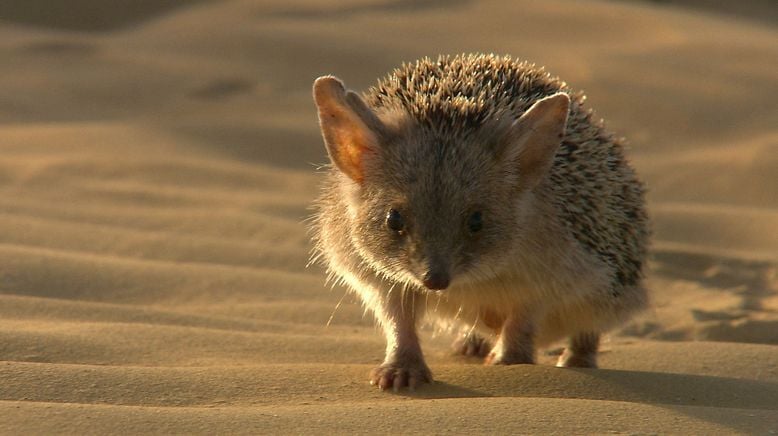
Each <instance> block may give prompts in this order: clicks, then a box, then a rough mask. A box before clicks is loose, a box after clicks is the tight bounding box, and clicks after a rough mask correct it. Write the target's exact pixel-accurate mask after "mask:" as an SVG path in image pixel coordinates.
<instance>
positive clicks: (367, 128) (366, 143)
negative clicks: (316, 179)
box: [313, 76, 383, 184]
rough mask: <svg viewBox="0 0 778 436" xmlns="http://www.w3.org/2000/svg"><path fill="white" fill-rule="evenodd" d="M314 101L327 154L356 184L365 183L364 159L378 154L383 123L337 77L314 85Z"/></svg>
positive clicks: (321, 79) (320, 80)
mask: <svg viewBox="0 0 778 436" xmlns="http://www.w3.org/2000/svg"><path fill="white" fill-rule="evenodd" d="M313 99H314V101H315V102H316V107H317V108H318V110H319V125H320V127H321V134H322V137H323V138H324V145H325V146H326V147H327V153H328V154H329V156H330V160H332V163H333V164H335V166H336V167H337V168H338V169H339V170H340V171H341V172H343V174H345V175H347V176H348V177H349V178H351V179H352V180H354V181H355V182H357V183H360V184H361V183H362V181H363V180H364V158H365V156H366V154H369V153H370V154H375V153H376V151H377V149H378V145H379V143H378V141H379V137H380V136H381V134H382V132H383V124H382V123H381V121H380V120H379V119H378V117H377V116H376V115H375V113H373V111H372V110H371V109H370V108H369V107H368V106H367V105H366V104H365V102H364V101H362V99H361V98H360V97H359V95H357V94H356V93H355V92H353V91H347V90H346V88H345V87H344V86H343V82H341V81H340V80H339V79H338V78H337V77H333V76H324V77H319V78H318V79H316V81H315V82H313Z"/></svg>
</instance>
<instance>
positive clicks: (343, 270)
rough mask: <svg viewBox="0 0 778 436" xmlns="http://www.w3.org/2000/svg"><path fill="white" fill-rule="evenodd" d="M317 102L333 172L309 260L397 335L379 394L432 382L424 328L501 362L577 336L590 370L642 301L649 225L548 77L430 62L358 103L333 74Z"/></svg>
mask: <svg viewBox="0 0 778 436" xmlns="http://www.w3.org/2000/svg"><path fill="white" fill-rule="evenodd" d="M313 97H314V101H315V104H316V108H317V110H318V116H319V124H320V129H321V133H322V137H323V140H324V145H325V147H326V150H327V153H328V156H329V158H330V161H331V165H328V166H325V168H326V171H325V176H324V181H323V185H322V186H323V189H322V193H321V195H320V197H319V198H318V199H317V200H316V202H315V204H314V209H315V212H314V215H313V219H312V226H311V228H312V235H313V238H312V239H313V241H314V247H315V248H314V249H313V255H312V261H315V262H322V263H323V264H324V266H325V267H326V269H327V271H328V274H329V276H328V279H329V280H332V281H333V282H334V283H337V284H341V285H345V286H346V287H347V288H348V289H350V290H352V291H353V292H354V293H356V294H357V295H358V296H359V297H360V298H361V300H362V302H363V304H364V306H365V308H366V310H369V311H371V312H372V313H373V314H374V316H375V319H376V321H377V323H378V325H380V327H381V329H382V330H383V332H384V335H385V337H386V353H385V358H384V361H383V363H382V364H381V365H379V366H378V367H376V368H375V369H373V370H372V371H371V373H370V377H369V381H370V383H371V384H373V385H377V386H378V387H379V388H380V389H382V390H385V389H394V390H395V391H396V390H399V389H402V388H406V387H407V388H409V389H415V388H417V387H418V386H420V385H422V384H423V383H428V382H432V373H431V372H430V370H429V367H428V366H427V364H426V362H425V359H424V356H423V353H422V349H421V346H420V342H419V335H418V329H419V327H420V325H421V324H422V322H424V320H427V321H431V322H432V323H434V324H436V325H438V326H439V327H440V328H443V329H446V330H448V331H452V332H454V333H455V334H456V335H457V340H456V341H455V344H454V346H455V349H456V350H457V351H458V352H460V353H462V354H465V355H469V356H474V357H480V358H483V359H484V362H485V363H486V364H488V365H512V364H532V363H534V362H535V359H536V350H537V348H538V347H543V346H548V345H549V344H551V343H553V342H555V341H558V340H562V339H567V340H568V344H567V347H566V348H565V350H564V352H563V353H562V354H561V356H560V357H559V360H558V362H557V366H560V367H589V368H595V367H596V366H597V351H598V347H599V341H600V337H601V335H602V334H603V333H605V332H607V331H608V330H611V329H613V328H614V327H616V326H618V325H619V324H621V323H623V322H625V321H626V320H627V319H629V317H630V316H632V315H633V314H635V313H636V312H637V311H639V310H641V309H643V308H644V307H645V306H646V305H647V302H648V296H647V291H646V289H645V288H644V286H643V284H642V279H643V273H642V270H643V267H644V264H645V258H646V251H647V245H648V240H649V236H650V230H649V220H648V217H647V213H646V211H645V200H644V187H643V184H642V183H641V182H640V181H639V179H638V178H637V175H636V173H635V171H634V169H633V168H632V167H631V166H630V164H629V163H628V162H627V160H626V158H625V156H624V146H623V142H624V139H623V138H620V137H617V136H615V135H614V134H612V133H611V132H609V131H608V130H606V128H605V126H604V123H603V122H602V121H597V120H594V119H593V117H594V115H593V112H592V111H591V110H589V109H585V108H584V100H585V96H584V94H583V93H581V92H575V91H573V90H572V89H571V88H569V87H568V86H567V84H566V83H565V82H563V81H561V80H560V79H559V78H557V77H554V76H552V75H550V74H549V73H547V72H546V71H545V70H544V69H543V68H539V67H536V66H535V65H534V64H531V63H528V62H526V61H524V62H521V61H517V60H514V59H512V58H511V57H509V56H503V57H500V56H495V55H482V54H479V55H464V54H463V55H458V56H453V57H452V56H441V57H439V58H438V59H437V60H433V59H430V58H424V59H422V60H419V61H417V62H415V63H413V64H403V65H402V66H401V67H400V68H398V69H396V70H394V71H393V72H392V73H391V74H389V75H388V76H387V77H385V78H383V79H381V80H379V81H378V83H377V85H375V86H373V87H371V88H370V89H369V90H367V92H366V93H365V94H364V95H363V96H360V95H359V94H357V93H356V92H354V91H351V90H347V89H346V88H345V86H344V84H343V83H342V82H341V81H340V80H339V79H338V78H336V77H334V76H324V77H320V78H318V79H316V81H315V82H314V85H313Z"/></svg>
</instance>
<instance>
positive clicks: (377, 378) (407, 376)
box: [370, 360, 432, 392]
mask: <svg viewBox="0 0 778 436" xmlns="http://www.w3.org/2000/svg"><path fill="white" fill-rule="evenodd" d="M422 383H432V372H430V369H429V368H428V367H427V364H426V363H424V361H423V360H413V361H392V362H384V363H383V364H381V366H378V367H376V368H374V369H373V370H372V371H371V372H370V384H371V385H373V386H378V388H379V389H381V390H382V391H385V390H387V389H389V388H392V389H393V390H394V391H395V392H398V391H399V390H400V389H401V388H404V387H407V388H408V390H411V391H412V390H414V389H416V388H417V387H419V386H421V384H422Z"/></svg>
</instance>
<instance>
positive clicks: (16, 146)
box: [0, 0, 778, 434]
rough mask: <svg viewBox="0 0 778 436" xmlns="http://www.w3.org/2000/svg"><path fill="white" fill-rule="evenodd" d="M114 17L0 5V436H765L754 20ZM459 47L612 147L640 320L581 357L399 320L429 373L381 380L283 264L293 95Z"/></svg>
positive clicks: (485, 5)
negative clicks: (483, 356) (387, 382)
mask: <svg viewBox="0 0 778 436" xmlns="http://www.w3.org/2000/svg"><path fill="white" fill-rule="evenodd" d="M124 3H126V4H125V5H123V6H118V5H119V4H118V3H117V6H116V7H115V8H106V7H104V5H103V6H100V5H102V4H103V2H98V1H96V0H91V1H90V0H79V1H78V2H71V3H68V2H48V3H46V5H48V7H46V6H45V5H44V2H38V1H35V2H26V1H22V0H7V1H4V2H3V4H2V6H0V59H2V62H0V433H4V434H19V433H25V434H50V433H65V434H89V433H93V434H117V433H121V434H138V433H141V434H147V433H161V434H170V433H179V434H181V433H184V434H197V433H204V434H214V433H222V434H232V433H244V434H257V433H284V434H286V433H305V434H321V433H380V434H383V433H401V432H402V433H415V432H419V433H543V434H545V433H563V434H569V433H597V434H603V433H617V434H619V433H663V434H664V433H676V434H689V433H696V434H704V433H707V434H713V433H719V434H720V433H756V434H776V433H778V230H777V229H778V157H777V156H778V105H776V101H778V73H777V72H776V71H777V70H776V68H775V66H776V65H778V26H777V25H776V22H775V21H774V20H773V19H771V17H775V6H769V5H768V6H765V3H764V2H760V1H756V0H755V1H747V2H737V5H738V7H737V8H735V9H737V10H733V6H732V4H734V2H728V3H727V2H724V3H722V2H707V3H706V2H702V1H689V2H683V1H679V2H667V3H665V2H662V3H655V2H645V3H644V2H638V1H634V2H599V1H591V2H585V3H584V2H572V1H570V2H566V1H560V0H553V1H551V0H549V1H544V2H510V1H485V2H470V1H464V0H462V1H451V2H443V1H435V0H428V1H423V2H411V1H401V0H397V1H382V0H373V1H354V0H348V1H347V0H341V1H337V2H315V1H312V0H311V1H305V0H299V1H294V2H289V1H281V0H268V1H262V2H255V1H240V0H238V1H229V2H227V1H210V2H209V1H190V2H147V1H139V2H124ZM65 4H68V5H70V7H65V6H63V5H65ZM725 4H727V6H723V5H725ZM771 14H772V15H771ZM474 51H483V52H495V53H499V54H511V55H513V56H516V57H519V58H524V59H530V60H532V61H534V62H536V63H538V64H542V65H545V66H546V67H547V69H548V70H549V71H551V72H553V73H554V74H557V75H560V76H562V77H563V78H565V80H567V81H568V83H570V84H571V85H572V86H573V87H575V88H576V89H582V90H584V91H586V93H587V94H588V96H589V100H588V101H589V103H590V104H591V107H594V108H596V110H597V114H598V116H601V117H603V118H605V119H606V120H608V126H609V127H610V128H611V129H612V130H614V131H616V132H618V133H619V134H620V135H624V136H626V137H627V138H628V139H629V144H630V150H629V155H630V157H631V160H632V162H633V163H634V165H635V166H636V168H637V170H638V172H639V173H640V174H641V176H642V177H643V178H644V179H645V180H646V183H647V185H648V187H649V190H650V192H649V206H650V212H651V214H652V216H653V220H654V228H655V242H654V244H653V248H652V255H651V263H650V268H649V271H648V280H647V284H648V286H649V287H650V288H651V290H652V293H653V303H652V307H651V309H649V310H648V311H646V313H644V314H642V315H641V316H640V317H638V318H636V319H635V320H634V321H631V322H629V323H628V324H626V325H625V326H624V327H623V328H620V329H618V330H616V331H614V332H612V333H611V334H610V335H609V336H608V338H607V340H606V341H605V343H604V344H603V346H602V356H601V369H598V370H566V369H558V368H554V367H552V366H551V364H552V363H553V361H554V359H555V356H556V354H558V353H559V350H560V349H559V347H558V346H554V347H551V348H550V349H548V350H542V351H541V353H540V356H539V364H538V365H534V366H527V365H518V366H512V367H504V368H493V367H484V366H482V365H481V364H479V363H478V362H476V361H472V360H466V359H464V358H459V357H455V356H452V355H451V353H450V351H449V348H448V344H449V343H450V340H451V338H450V337H448V336H446V335H444V334H436V333H435V332H433V331H432V330H425V331H423V332H422V341H423V347H424V350H425V353H426V355H427V356H428V360H429V363H430V366H431V369H432V371H433V373H434V374H435V377H436V382H435V383H434V384H433V385H430V386H425V387H424V388H422V389H420V390H419V391H418V392H416V393H413V394H408V393H400V394H392V393H383V392H379V391H378V390H377V389H375V388H373V387H371V386H369V385H368V384H367V373H368V372H369V370H370V368H371V367H372V366H374V365H375V364H377V363H379V362H380V360H381V358H382V349H383V339H382V337H381V335H380V334H379V332H378V331H377V330H376V328H375V327H374V326H373V323H372V320H371V318H370V316H369V315H367V316H366V315H365V314H364V312H363V309H362V308H361V307H360V305H359V304H358V302H356V301H355V299H354V298H353V297H352V296H350V295H346V296H345V297H344V293H345V291H344V289H341V288H335V289H332V290H331V289H329V287H326V286H325V285H324V275H323V272H322V270H321V269H320V268H319V267H311V268H307V269H306V268H305V265H306V263H307V258H308V252H309V249H310V244H309V241H308V237H307V235H306V230H305V224H304V222H303V221H304V219H305V218H306V217H307V216H308V214H309V210H308V206H309V204H310V203H311V200H312V199H313V198H314V197H315V196H316V193H317V189H318V188H317V184H318V182H319V180H320V174H317V171H316V168H317V165H319V164H322V163H324V162H326V155H325V152H324V147H323V145H322V142H321V138H320V137H319V132H318V130H317V124H316V114H315V110H314V107H313V104H312V101H311V97H310V85H311V83H312V81H313V79H314V78H315V77H317V76H319V75H323V74H329V73H332V74H336V75H338V76H339V77H341V78H342V79H344V80H345V81H346V83H347V84H348V85H349V86H350V87H352V88H355V89H364V88H366V87H367V86H369V85H371V84H372V83H374V81H375V80H376V78H377V77H379V76H381V75H383V74H385V73H386V72H387V71H389V70H390V69H391V68H393V67H395V66H397V65H399V64H400V63H401V62H403V61H412V60H414V59H416V58H418V57H421V56H425V55H430V56H435V55H437V54H439V53H462V52H474ZM341 300H342V304H339V302H340V301H341ZM336 307H337V309H336ZM330 319H331V322H330V323H329V325H327V324H328V321H329V320H330Z"/></svg>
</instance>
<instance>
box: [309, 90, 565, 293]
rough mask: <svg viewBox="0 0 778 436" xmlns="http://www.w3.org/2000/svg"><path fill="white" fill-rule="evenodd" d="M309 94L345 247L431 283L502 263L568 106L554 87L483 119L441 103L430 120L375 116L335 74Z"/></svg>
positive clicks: (478, 273) (387, 271) (407, 278)
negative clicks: (343, 211) (331, 171)
mask: <svg viewBox="0 0 778 436" xmlns="http://www.w3.org/2000/svg"><path fill="white" fill-rule="evenodd" d="M314 99H315V100H316V104H317V107H318V109H319V120H320V123H321V129H322V135H323V137H324V140H325V145H326V146H327V151H328V153H329V156H330V159H331V160H332V162H333V164H334V165H335V168H336V169H337V171H338V172H339V173H340V174H339V179H338V180H340V182H341V183H340V186H341V188H342V192H341V194H342V195H343V197H344V198H345V199H347V201H346V203H347V207H348V212H349V213H348V214H347V216H345V217H344V219H348V220H350V221H351V222H350V224H351V226H350V228H351V229H354V231H353V232H352V234H351V238H352V241H353V243H354V246H355V247H356V248H357V250H358V251H359V254H360V255H361V257H362V258H363V259H364V260H365V261H366V263H367V264H368V265H371V266H372V267H373V269H374V270H375V271H377V272H379V273H380V274H383V275H385V276H386V277H387V278H388V279H390V280H392V281H395V282H400V283H403V284H405V285H412V286H413V287H414V288H421V289H423V288H427V289H430V290H443V289H446V288H448V287H449V286H450V285H452V284H453V285H456V284H458V283H466V282H468V281H471V280H478V279H489V278H492V277H494V276H496V275H497V274H498V273H499V272H500V271H501V269H503V268H504V267H505V265H507V264H508V263H509V260H510V258H511V257H512V253H511V250H512V249H515V247H520V246H521V244H517V243H516V242H517V241H516V239H517V238H521V237H522V236H521V229H522V226H521V224H522V217H523V216H524V212H525V211H524V207H523V205H522V201H523V200H524V199H525V197H526V195H525V194H527V193H528V192H530V191H531V190H532V189H533V188H534V187H535V186H536V185H537V183H538V182H539V180H541V179H542V177H543V176H544V175H545V174H546V172H547V171H548V169H549V168H550V166H551V162H552V160H553V155H554V153H555V151H556V148H557V147H558V145H559V143H560V141H561V138H562V135H563V133H564V125H565V122H566V119H567V111H568V106H569V99H568V97H567V96H566V95H565V94H555V95H552V96H550V97H547V98H544V99H541V100H539V101H537V102H536V103H535V104H534V105H533V106H532V107H530V108H529V109H528V110H527V111H526V112H525V113H524V114H523V115H521V117H520V118H518V119H515V117H513V116H512V114H511V113H510V112H505V113H500V114H497V113H496V114H497V115H495V117H494V119H493V120H489V121H487V122H486V123H484V124H483V125H474V124H473V123H468V122H466V120H464V121H465V122H463V123H461V125H457V123H455V122H454V120H455V114H453V113H449V112H447V111H446V110H441V111H438V113H437V114H436V115H435V117H438V118H439V119H441V120H443V121H445V122H443V123H440V124H439V125H436V124H435V123H434V122H430V121H431V119H430V117H424V119H419V118H418V117H415V116H414V115H412V114H411V112H406V111H404V110H402V109H399V108H395V109H393V110H387V111H384V112H382V113H381V114H380V116H379V115H377V114H376V113H375V112H374V111H373V110H372V109H371V108H370V107H368V106H367V105H366V104H365V103H364V102H363V101H362V99H361V98H360V97H359V96H358V95H357V94H355V93H353V92H351V91H346V90H345V88H344V87H343V84H342V83H341V82H340V81H339V80H337V79H335V78H334V77H324V78H320V79H318V80H317V81H316V83H315V84H314ZM448 115H450V116H452V119H444V118H443V117H446V116H448ZM487 119H488V117H487ZM441 125H443V126H446V127H445V128H441V127H440V126H441ZM454 125H456V127H454V128H452V127H451V126H454Z"/></svg>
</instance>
